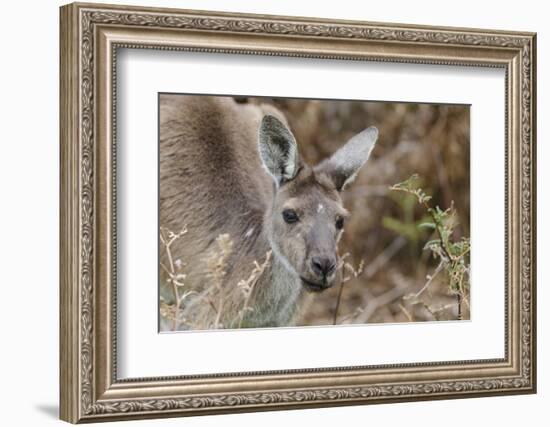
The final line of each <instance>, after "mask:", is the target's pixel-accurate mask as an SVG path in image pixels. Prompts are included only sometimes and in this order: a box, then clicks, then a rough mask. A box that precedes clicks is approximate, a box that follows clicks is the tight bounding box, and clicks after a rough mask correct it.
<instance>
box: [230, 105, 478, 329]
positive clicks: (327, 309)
mask: <svg viewBox="0 0 550 427" xmlns="http://www.w3.org/2000/svg"><path fill="white" fill-rule="evenodd" d="M236 100H237V101H238V102H251V103H271V104H274V105H275V106H276V107H278V108H279V109H280V110H281V111H283V112H284V113H285V115H286V117H287V119H288V121H289V124H290V127H291V129H292V131H293V132H294V134H295V136H296V139H297V141H298V145H299V147H300V154H301V155H302V158H303V159H304V160H305V161H306V162H307V163H309V164H311V165H315V164H316V163H318V162H319V161H321V160H323V159H324V158H326V157H328V156H330V155H331V154H332V153H334V152H335V150H336V149H337V148H339V147H340V146H341V145H343V144H344V143H345V142H346V141H347V140H348V139H349V138H351V137H352V136H353V135H354V134H356V133H357V132H360V131H361V130H363V129H364V128H366V127H367V126H370V125H374V126H376V127H378V129H379V131H380V134H379V135H380V136H379V139H378V143H377V145H376V148H375V149H374V151H373V154H372V156H371V158H370V160H369V161H368V163H367V165H366V166H365V167H364V168H363V170H362V171H361V172H360V174H359V176H358V177H357V179H356V180H355V182H354V183H353V184H352V185H350V186H349V188H348V189H347V190H346V191H345V192H344V193H343V199H344V204H345V206H346V208H347V209H348V210H349V211H350V212H351V218H350V219H349V220H348V221H347V222H346V226H345V232H344V236H343V238H342V241H341V243H340V246H339V248H340V253H341V254H348V255H347V256H346V262H347V263H348V267H347V268H345V271H344V273H345V274H346V277H347V278H348V280H347V281H346V282H345V283H344V284H343V285H342V287H340V286H336V287H334V288H332V289H329V290H328V291H325V292H324V293H322V294H313V295H306V296H305V297H304V301H303V303H302V304H301V306H302V308H301V311H300V315H299V317H298V318H297V322H296V323H297V325H326V324H333V323H337V324H343V323H344V324H345V323H381V322H410V321H431V320H453V319H457V318H459V316H460V317H461V318H462V319H469V316H470V310H469V292H468V293H465V294H464V295H462V296H463V298H464V299H463V303H462V304H461V307H460V313H459V308H458V304H457V300H456V294H455V295H453V292H452V290H451V289H450V285H449V283H450V278H449V277H448V275H447V274H443V273H440V274H435V275H434V272H435V271H436V270H437V268H438V265H439V260H438V259H437V258H438V257H437V256H434V254H433V252H432V251H430V250H429V249H426V248H425V245H426V244H427V243H428V242H429V241H432V240H433V239H434V238H436V237H435V235H436V231H435V230H434V229H433V228H430V227H423V226H421V225H422V224H424V223H426V222H429V221H430V218H429V215H428V212H427V211H426V209H425V208H424V207H423V206H421V204H419V203H418V200H417V199H416V198H415V197H414V196H412V195H410V194H407V193H406V192H403V191H392V190H390V187H391V186H393V185H395V184H397V183H399V182H402V181H405V180H407V179H408V178H409V177H410V176H411V175H413V174H416V175H418V185H419V186H421V187H422V189H423V190H424V192H425V193H427V194H428V195H430V196H431V200H430V204H431V206H433V207H435V206H439V207H440V208H441V209H442V210H446V209H448V208H450V207H451V206H454V211H455V215H454V218H453V226H452V231H451V237H450V238H451V239H453V240H455V241H460V240H461V239H463V238H469V236H470V178H469V177H470V144H469V143H470V140H469V135H470V109H469V107H468V106H459V105H433V104H407V103H393V102H358V101H326V100H301V99H284V98H281V99H276V98H273V99H272V98H237V99H236ZM468 268H469V265H468ZM432 276H433V277H432ZM428 282H429V283H428ZM427 283H428V286H426V284H427ZM338 301H340V302H339V303H338ZM337 305H338V308H337Z"/></svg>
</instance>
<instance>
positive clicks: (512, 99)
mask: <svg viewBox="0 0 550 427" xmlns="http://www.w3.org/2000/svg"><path fill="white" fill-rule="evenodd" d="M60 13H61V16H60V18H61V19H60V22H61V37H60V43H61V45H60V52H61V64H60V74H61V75H60V109H61V111H60V135H61V177H60V179H61V205H60V212H61V218H60V229H61V235H60V277H61V279H60V384H61V396H60V399H61V402H60V403H61V404H60V408H61V410H60V416H61V418H62V419H63V420H65V421H69V422H72V423H78V422H91V421H109V420H122V419H130V418H154V417H169V416H185V415H200V414H215V413H227V412H243V411H258V410H275V409H287V408H288V409H290V408H308V407H309V408H311V407H321V406H332V405H356V404H369V403H382V402H400V401H411V400H429V399H443V398H462V397H477V396H488V395H497V394H521V393H534V392H535V391H536V282H535V280H536V253H535V250H536V242H535V236H536V182H535V176H536V171H535V166H536V165H535V158H536V149H535V145H536V128H535V123H536V117H535V105H536V101H535V94H536V35H535V34H533V33H519V32H507V31H494V30H479V29H461V28H460V29H459V28H439V27H423V26H412V25H401V24H381V23H367V22H352V21H329V20H321V19H311V18H295V17H280V16H262V15H243V14H230V13H214V12H198V11H187V10H174V9H160V8H142V7H126V6H111V5H98V4H80V3H75V4H70V5H67V6H63V7H62V8H61V11H60ZM120 48H127V49H128V48H129V49H159V50H174V51H195V52H197V51H198V52H204V53H208V52H212V53H227V54H235V53H238V54H246V55H266V56H289V57H304V58H318V59H342V60H354V61H363V60H369V61H381V62H398V63H410V64H443V65H448V66H481V67H497V68H502V69H504V70H505V73H506V87H505V90H504V91H503V96H504V97H505V103H506V120H505V123H506V129H505V137H506V165H505V169H506V173H505V176H504V177H503V179H504V180H505V185H506V212H505V218H506V219H505V225H506V230H505V240H506V254H505V257H506V271H505V277H506V283H505V284H504V285H505V287H506V288H505V295H506V306H505V325H504V327H505V343H504V346H505V350H504V354H505V357H504V358H501V359H490V360H469V361H456V362H433V363H431V362H430V363H410V364H399V365H391V364H387V365H381V366H361V367H335V368H323V369H297V370H288V371H273V372H248V373H239V374H227V373H219V374H209V375H202V376H188V377H185V376H182V377H156V378H136V379H122V380H121V379H118V378H117V358H116V351H117V350H116V349H117V347H116V344H117V335H116V309H117V306H116V254H117V235H116V203H115V199H116V182H115V181H116V164H117V161H116V150H115V149H114V147H115V142H116V141H115V139H116V125H117V117H116V109H115V105H116V101H117V99H116V90H115V89H116V83H117V80H116V79H117V75H116V61H117V49H120Z"/></svg>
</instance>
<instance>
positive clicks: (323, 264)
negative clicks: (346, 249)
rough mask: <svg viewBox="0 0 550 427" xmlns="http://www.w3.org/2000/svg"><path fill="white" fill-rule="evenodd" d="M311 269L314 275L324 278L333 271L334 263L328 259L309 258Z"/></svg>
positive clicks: (331, 259)
mask: <svg viewBox="0 0 550 427" xmlns="http://www.w3.org/2000/svg"><path fill="white" fill-rule="evenodd" d="M311 268H312V270H313V272H314V273H315V274H317V275H319V276H323V277H326V276H328V275H329V274H330V273H332V272H333V271H334V269H335V268H336V262H335V261H334V259H333V258H329V257H313V258H311Z"/></svg>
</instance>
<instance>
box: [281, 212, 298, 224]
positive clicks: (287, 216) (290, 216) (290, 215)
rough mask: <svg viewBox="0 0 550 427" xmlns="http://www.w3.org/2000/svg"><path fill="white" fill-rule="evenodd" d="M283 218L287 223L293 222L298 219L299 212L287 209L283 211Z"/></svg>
mask: <svg viewBox="0 0 550 427" xmlns="http://www.w3.org/2000/svg"><path fill="white" fill-rule="evenodd" d="M283 219H284V220H285V222H286V223H288V224H292V223H293V222H296V221H298V219H299V218H298V214H297V213H296V211H295V210H293V209H285V210H284V211H283Z"/></svg>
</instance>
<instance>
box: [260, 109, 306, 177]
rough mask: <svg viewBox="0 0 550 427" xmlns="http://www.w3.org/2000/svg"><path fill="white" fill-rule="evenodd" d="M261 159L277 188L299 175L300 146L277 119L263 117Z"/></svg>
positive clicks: (267, 116) (268, 116)
mask: <svg viewBox="0 0 550 427" xmlns="http://www.w3.org/2000/svg"><path fill="white" fill-rule="evenodd" d="M259 151H260V159H261V160H262V163H263V165H264V167H265V169H266V171H267V172H268V173H269V174H270V175H271V176H272V177H273V179H274V180H275V183H276V184H277V186H279V185H282V184H284V183H285V182H287V181H290V180H292V179H294V177H295V176H296V175H297V173H298V168H299V162H300V159H299V156H298V146H297V144H296V139H294V135H292V132H290V129H288V127H287V126H286V125H285V124H284V123H283V122H281V121H280V120H279V119H278V118H277V117H275V116H271V115H266V116H264V117H263V119H262V122H261V124H260V130H259Z"/></svg>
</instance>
